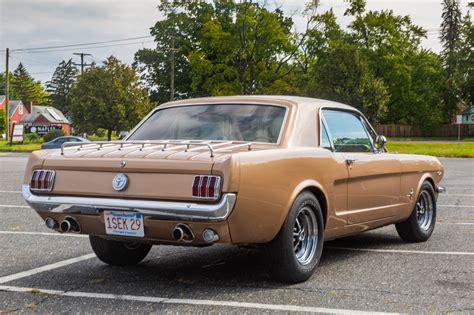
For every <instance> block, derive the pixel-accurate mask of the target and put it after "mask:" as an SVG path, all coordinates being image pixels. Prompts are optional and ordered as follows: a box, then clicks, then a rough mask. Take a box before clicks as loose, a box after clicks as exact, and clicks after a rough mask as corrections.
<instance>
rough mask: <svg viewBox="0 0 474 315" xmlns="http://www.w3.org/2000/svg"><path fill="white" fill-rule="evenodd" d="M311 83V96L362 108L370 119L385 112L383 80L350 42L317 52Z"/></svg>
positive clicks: (375, 119) (386, 98)
mask: <svg viewBox="0 0 474 315" xmlns="http://www.w3.org/2000/svg"><path fill="white" fill-rule="evenodd" d="M315 83H316V85H315V87H314V88H313V91H314V96H319V97H322V98H327V99H331V100H334V101H339V102H342V103H345V104H350V105H352V106H354V107H356V108H358V109H359V110H361V111H362V112H364V114H365V115H366V116H367V118H368V119H369V120H370V121H371V122H378V121H380V120H381V119H383V117H384V116H385V114H386V111H387V103H388V101H389V95H388V91H387V87H386V86H385V84H384V82H383V80H381V79H377V78H375V77H374V75H373V74H372V72H371V71H370V69H369V65H368V63H367V61H366V60H365V58H364V56H363V55H361V54H360V52H359V51H358V49H357V48H356V47H354V46H350V45H342V46H337V47H332V48H330V49H329V50H328V51H327V52H326V53H325V54H324V55H323V56H321V58H320V60H319V62H318V66H317V71H316V82H315ZM312 94H313V93H312Z"/></svg>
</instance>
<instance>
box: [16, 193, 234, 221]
mask: <svg viewBox="0 0 474 315" xmlns="http://www.w3.org/2000/svg"><path fill="white" fill-rule="evenodd" d="M22 194H23V198H24V199H25V201H26V202H27V203H28V205H30V206H31V207H32V208H33V209H34V210H36V211H37V212H56V213H66V214H86V215H98V214H100V213H101V211H103V210H117V211H120V210H122V211H134V212H140V213H141V214H143V216H144V217H146V218H149V219H163V220H184V221H202V222H216V221H223V220H225V219H227V217H228V216H229V215H230V213H231V212H232V210H233V209H234V205H235V202H236V199H237V195H236V194H233V193H225V194H222V197H221V199H220V200H219V202H217V203H214V204H205V203H196V202H186V201H181V202H176V201H159V200H136V199H124V198H100V197H76V196H51V195H36V194H33V193H32V192H31V191H30V185H23V187H22Z"/></svg>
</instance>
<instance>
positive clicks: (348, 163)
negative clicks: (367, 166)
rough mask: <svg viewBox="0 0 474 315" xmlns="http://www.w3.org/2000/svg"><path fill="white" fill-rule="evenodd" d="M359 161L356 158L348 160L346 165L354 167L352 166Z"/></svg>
mask: <svg viewBox="0 0 474 315" xmlns="http://www.w3.org/2000/svg"><path fill="white" fill-rule="evenodd" d="M357 160H358V159H356V158H347V159H346V163H347V165H349V166H352V164H354V163H355V161H357Z"/></svg>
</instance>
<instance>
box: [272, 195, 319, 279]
mask: <svg viewBox="0 0 474 315" xmlns="http://www.w3.org/2000/svg"><path fill="white" fill-rule="evenodd" d="M297 218H298V222H299V223H297ZM306 219H307V220H309V221H312V220H313V219H314V220H315V222H314V223H313V224H308V225H306V228H307V230H312V231H313V233H311V234H313V235H314V236H316V238H312V240H313V241H312V242H310V241H308V243H305V242H303V241H302V240H301V239H300V238H299V237H296V236H295V234H297V235H299V236H301V230H300V231H298V224H299V226H300V227H301V226H302V224H301V223H302V222H304V220H306ZM309 221H308V222H309ZM303 225H304V224H303ZM311 226H312V227H313V228H317V231H315V229H312V228H311ZM302 233H303V234H304V229H303V232H302ZM306 234H307V233H306ZM298 241H299V243H298ZM298 244H299V245H298ZM305 244H309V246H308V247H307V248H308V250H309V251H310V253H309V254H307V255H303V256H301V255H300V257H297V255H298V254H301V249H302V248H303V247H305V248H306V246H305ZM323 244H324V219H323V213H322V210H321V206H320V204H319V202H318V199H316V197H315V196H314V195H313V194H312V193H310V192H303V193H301V194H300V195H299V196H298V197H297V198H296V200H295V202H294V203H293V206H292V207H291V209H290V211H289V212H288V216H287V217H286V220H285V222H284V224H283V227H282V228H281V230H280V232H279V233H278V234H277V236H276V237H275V238H274V239H273V240H272V241H271V242H270V243H268V244H266V245H265V246H264V253H265V259H266V260H267V265H268V266H269V268H270V272H271V275H272V277H273V278H274V279H275V280H278V281H281V282H285V283H299V282H303V281H306V280H307V279H309V278H310V277H311V275H312V274H313V273H314V271H315V269H316V266H317V265H318V263H319V260H320V258H321V254H322V251H323ZM298 246H300V247H298ZM298 248H299V249H300V250H298Z"/></svg>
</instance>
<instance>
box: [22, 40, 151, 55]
mask: <svg viewBox="0 0 474 315" xmlns="http://www.w3.org/2000/svg"><path fill="white" fill-rule="evenodd" d="M144 43H153V41H152V40H150V41H141V42H134V43H123V44H115V45H103V46H94V47H87V49H88V50H89V49H98V48H107V47H118V46H130V45H137V44H144ZM79 48H81V47H79ZM77 49H78V48H65V49H51V50H35V51H21V52H22V53H25V54H42V53H50V52H57V51H74V50H77Z"/></svg>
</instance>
